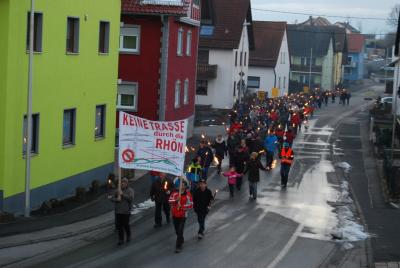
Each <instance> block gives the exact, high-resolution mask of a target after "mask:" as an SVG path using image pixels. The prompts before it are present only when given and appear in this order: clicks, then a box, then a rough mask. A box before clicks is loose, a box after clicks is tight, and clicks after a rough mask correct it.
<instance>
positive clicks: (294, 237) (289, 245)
mask: <svg viewBox="0 0 400 268" xmlns="http://www.w3.org/2000/svg"><path fill="white" fill-rule="evenodd" d="M303 227H304V226H303V224H299V226H297V229H296V231H295V232H294V233H293V235H292V237H291V238H290V239H289V241H288V242H287V243H286V245H285V247H284V248H283V249H282V250H281V252H279V254H278V255H277V256H276V257H275V259H274V260H273V261H272V262H271V263H270V264H269V265H268V266H267V268H275V266H276V265H277V264H278V263H279V262H280V261H281V260H282V259H283V258H284V257H285V256H286V254H288V252H289V250H290V249H291V248H292V246H293V245H294V242H296V240H297V237H298V236H299V234H300V233H301V230H303Z"/></svg>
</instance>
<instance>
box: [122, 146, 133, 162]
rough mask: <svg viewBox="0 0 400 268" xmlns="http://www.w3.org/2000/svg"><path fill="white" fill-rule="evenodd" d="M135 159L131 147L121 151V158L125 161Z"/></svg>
mask: <svg viewBox="0 0 400 268" xmlns="http://www.w3.org/2000/svg"><path fill="white" fill-rule="evenodd" d="M134 159H135V152H134V151H133V150H131V149H125V150H124V151H123V152H122V160H124V162H125V163H131V162H133V160H134Z"/></svg>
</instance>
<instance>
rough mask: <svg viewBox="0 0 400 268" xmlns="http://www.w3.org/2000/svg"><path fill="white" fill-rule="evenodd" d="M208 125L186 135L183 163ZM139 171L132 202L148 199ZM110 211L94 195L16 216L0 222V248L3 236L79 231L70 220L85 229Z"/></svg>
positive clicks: (102, 220) (145, 177)
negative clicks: (71, 205) (59, 209)
mask: <svg viewBox="0 0 400 268" xmlns="http://www.w3.org/2000/svg"><path fill="white" fill-rule="evenodd" d="M217 128H220V127H217ZM212 129H213V127H208V128H205V129H201V130H198V129H196V131H195V135H194V136H193V137H192V138H190V139H189V140H188V142H187V146H188V148H190V152H189V153H188V154H187V157H186V163H185V164H187V163H188V162H189V161H190V160H191V159H192V158H193V157H194V155H195V154H196V151H197V147H198V144H199V141H200V135H201V134H202V133H206V134H208V133H209V131H211V130H212ZM212 132H213V131H211V133H210V134H208V135H211V136H207V137H206V138H209V139H211V137H212V136H213V134H212ZM214 132H215V131H214ZM140 174H144V175H142V176H139V177H138V178H137V179H135V181H133V182H132V183H131V184H130V185H131V187H132V188H133V189H134V190H135V199H134V205H137V204H140V203H143V202H144V201H146V200H148V199H149V190H150V186H151V179H150V175H149V174H148V173H147V172H140ZM113 211H114V205H113V203H112V202H110V201H109V200H108V199H106V198H105V196H99V197H98V198H97V199H95V200H93V201H90V202H89V203H86V204H84V205H82V206H79V207H77V208H75V209H72V210H70V211H67V212H64V213H59V214H53V215H49V216H37V217H31V218H28V219H27V218H23V217H21V218H17V220H16V221H13V222H9V223H0V237H2V239H1V242H0V248H4V247H5V246H7V245H8V244H7V243H5V242H4V241H5V239H4V237H7V236H12V235H19V234H26V233H32V232H37V231H41V230H48V229H51V228H55V227H59V226H67V225H71V230H70V232H73V231H75V233H78V232H80V229H79V230H78V229H76V230H74V229H73V227H72V225H73V224H76V228H84V229H85V230H86V229H90V228H95V227H96V226H97V227H98V226H101V225H102V224H104V223H107V224H108V223H109V222H112V221H113V217H114V216H113ZM109 213H111V216H112V217H111V218H112V219H108V218H107V217H102V216H104V215H108V214H109ZM95 218H97V222H96V221H95V222H93V221H92V220H91V219H95ZM83 221H88V223H87V224H88V225H86V227H87V228H85V225H83V226H81V224H80V222H83ZM53 235H54V234H53ZM60 235H61V237H62V236H63V235H65V232H64V231H62V232H61V234H60ZM25 237H26V236H25ZM25 239H26V240H27V242H26V243H30V242H32V240H34V239H35V238H32V237H29V238H28V237H26V238H25ZM42 239H43V240H44V241H45V240H46V239H48V236H47V235H46V236H45V237H43V238H42ZM16 243H17V244H18V243H23V241H22V240H21V241H19V242H16Z"/></svg>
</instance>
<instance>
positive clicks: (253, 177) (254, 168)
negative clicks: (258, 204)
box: [244, 152, 267, 200]
mask: <svg viewBox="0 0 400 268" xmlns="http://www.w3.org/2000/svg"><path fill="white" fill-rule="evenodd" d="M260 169H262V170H267V169H266V168H265V167H264V166H263V165H262V164H261V161H260V159H259V158H258V153H256V152H252V153H251V155H250V160H249V161H248V162H247V164H246V169H245V171H244V174H246V173H247V172H248V173H249V176H248V180H249V194H250V197H249V198H250V199H251V198H252V199H253V200H255V199H257V183H258V182H259V181H260Z"/></svg>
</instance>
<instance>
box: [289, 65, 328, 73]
mask: <svg viewBox="0 0 400 268" xmlns="http://www.w3.org/2000/svg"><path fill="white" fill-rule="evenodd" d="M290 69H291V71H292V72H302V73H309V72H310V66H305V65H298V64H292V65H291V66H290ZM311 72H312V73H322V66H317V65H314V66H312V67H311Z"/></svg>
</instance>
